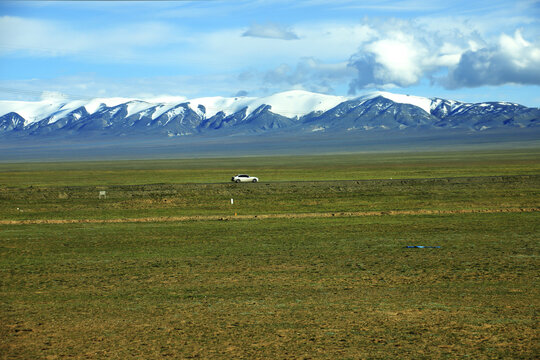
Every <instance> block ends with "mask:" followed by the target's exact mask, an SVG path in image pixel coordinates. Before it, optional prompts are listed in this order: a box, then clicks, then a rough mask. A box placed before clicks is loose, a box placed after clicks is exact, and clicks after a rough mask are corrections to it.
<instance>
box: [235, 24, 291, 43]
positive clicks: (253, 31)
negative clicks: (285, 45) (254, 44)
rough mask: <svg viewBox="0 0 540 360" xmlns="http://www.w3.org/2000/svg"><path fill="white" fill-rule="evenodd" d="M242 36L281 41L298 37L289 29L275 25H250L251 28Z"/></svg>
mask: <svg viewBox="0 0 540 360" xmlns="http://www.w3.org/2000/svg"><path fill="white" fill-rule="evenodd" d="M242 36H252V37H260V38H267V39H281V40H297V39H298V35H296V34H295V33H294V31H292V30H291V29H290V28H287V27H285V26H284V25H281V24H276V23H267V24H252V25H251V27H250V28H249V29H248V30H247V31H245V32H244V33H243V34H242Z"/></svg>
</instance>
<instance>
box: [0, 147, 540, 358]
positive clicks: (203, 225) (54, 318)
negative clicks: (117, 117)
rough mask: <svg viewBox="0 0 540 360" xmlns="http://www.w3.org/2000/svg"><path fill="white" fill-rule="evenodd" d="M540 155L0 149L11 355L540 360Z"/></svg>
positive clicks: (0, 335) (1, 237)
mask: <svg viewBox="0 0 540 360" xmlns="http://www.w3.org/2000/svg"><path fill="white" fill-rule="evenodd" d="M539 155H540V149H526V150H513V151H482V152H476V151H475V152H422V153H402V154H399V153H381V154H373V153H369V154H348V155H328V156H290V157H287V156H283V157H242V158H222V159H177V160H155V161H120V162H57V163H46V164H44V163H19V164H6V163H4V164H0V220H2V222H0V279H1V280H0V306H1V310H0V339H1V341H0V358H2V359H28V358H48V359H60V358H75V359H83V358H96V359H97V358H111V359H124V358H146V359H161V358H166V357H170V358H186V359H187V358H209V359H213V358H215V359H217V358H227V359H229V358H231V359H232V358H238V359H242V358H244V359H269V358H270V359H274V358H305V359H307V358H316V359H336V358H340V359H357V358H374V359H384V358H408V359H430V358H462V357H470V358H475V359H491V358H512V359H531V358H535V357H537V356H538V354H539V351H540V349H539V346H538V344H539V343H540V338H539V335H538V332H537V325H538V322H537V317H536V314H537V312H538V310H539V303H540V296H539V295H540V292H539V289H540V288H539V283H538V279H537V275H536V274H537V270H538V265H539V262H538V258H539V255H540V251H539V250H540V249H539V246H538V244H539V241H538V240H539V239H540V233H539V228H538V223H539V220H540V212H539V211H538V209H539V208H540V201H539V200H540V191H539V189H540V160H539V159H540V156H539ZM244 172H247V173H250V174H253V175H254V176H258V177H259V178H260V179H261V182H260V183H257V184H234V183H231V182H230V181H229V180H230V177H231V176H232V175H234V174H235V173H244ZM100 191H105V192H106V194H107V196H106V197H102V198H100V197H99V192H100ZM231 198H234V199H235V201H234V204H231V202H230V199H231ZM520 209H524V210H526V211H520ZM370 213H371V214H376V215H377V216H367V215H362V214H370ZM302 214H313V216H302ZM332 214H336V215H337V216H332ZM342 214H343V216H341V215H342ZM347 214H350V215H351V216H345V215H347ZM235 215H236V216H235ZM152 218H154V219H156V220H155V221H152ZM138 219H149V221H144V222H143V221H138ZM158 219H168V220H167V221H158ZM60 220H69V221H66V222H62V221H60ZM117 220H120V221H117ZM224 220H225V221H224ZM227 220H229V221H227ZM230 220H234V221H230ZM46 221H51V223H49V224H47V223H46ZM54 221H57V222H56V223H54ZM411 245H422V246H436V248H423V249H422V248H419V249H418V248H417V249H414V248H407V246H411Z"/></svg>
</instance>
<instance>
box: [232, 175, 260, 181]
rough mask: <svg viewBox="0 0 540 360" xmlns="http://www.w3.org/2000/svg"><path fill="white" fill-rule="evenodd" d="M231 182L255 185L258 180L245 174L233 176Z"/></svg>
mask: <svg viewBox="0 0 540 360" xmlns="http://www.w3.org/2000/svg"><path fill="white" fill-rule="evenodd" d="M231 181H234V182H237V183H239V182H254V183H256V182H257V181H259V178H257V177H254V176H249V175H246V174H241V175H235V176H233V177H232V178H231Z"/></svg>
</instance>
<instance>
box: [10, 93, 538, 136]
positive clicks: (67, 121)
mask: <svg viewBox="0 0 540 360" xmlns="http://www.w3.org/2000/svg"><path fill="white" fill-rule="evenodd" d="M157 100H159V99H157ZM539 124H540V108H529V107H525V106H523V105H519V104H515V103H508V102H485V103H476V104H475V103H465V102H459V101H455V100H446V99H441V98H425V97H418V96H411V95H401V94H393V93H388V92H375V93H370V94H367V95H364V96H360V97H356V98H346V97H341V96H333V95H324V94H317V93H310V92H307V91H300V90H293V91H288V92H283V93H277V94H274V95H271V96H267V97H262V98H253V97H230V98H226V97H206V98H197V99H192V100H189V99H185V98H182V97H179V98H174V101H169V102H166V101H148V100H141V99H128V98H104V99H92V100H88V101H84V100H74V101H66V100H65V99H44V100H41V101H37V102H21V101H0V136H3V137H14V136H15V137H34V136H58V137H77V136H85V137H88V136H90V137H92V136H94V137H103V136H122V137H126V136H127V137H129V136H135V135H145V136H155V137H160V136H168V137H176V136H191V135H205V134H212V135H213V136H214V135H224V136H235V135H236V136H238V135H253V134H262V133H265V134H266V133H267V134H271V133H279V131H286V132H287V133H289V134H290V133H310V132H311V133H313V132H327V131H333V132H364V131H370V130H374V129H382V130H394V131H400V130H404V129H407V128H418V129H423V128H426V129H427V128H431V129H450V128H451V129H468V130H470V131H483V130H487V129H493V128H528V127H537V126H538V125H539Z"/></svg>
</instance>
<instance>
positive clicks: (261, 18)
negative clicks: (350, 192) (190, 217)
mask: <svg viewBox="0 0 540 360" xmlns="http://www.w3.org/2000/svg"><path fill="white" fill-rule="evenodd" d="M0 54H1V55H0V98H2V99H21V100H35V99H37V98H39V97H40V96H42V94H50V93H51V92H52V93H55V92H59V93H62V94H65V96H67V97H71V98H84V97H89V98H93V97H105V96H107V97H109V96H122V97H138V98H150V97H157V96H162V95H174V96H186V97H188V98H193V97H201V96H215V95H221V96H234V95H237V94H247V95H249V96H263V95H268V94H272V93H275V92H279V91H285V90H291V89H304V90H308V91H314V92H320V93H327V94H335V95H350V96H354V95H362V94H365V93H368V92H370V91H374V90H385V91H390V92H395V93H402V94H412V95H419V96H427V97H444V98H448V99H455V100H461V101H468V102H482V101H512V102H517V103H521V104H524V105H527V106H534V107H538V106H540V1H508V0H491V1H470V0H468V1H461V0H457V1H448V0H446V1H440V0H429V1H428V0H405V1H385V0H382V1H375V0H368V1H350V0H332V1H330V0H324V1H323V0H296V1H290V0H249V1H248V0H207V1H204V0H202V1H136V2H129V1H117V2H115V1H72V2H71V1H58V2H56V1H22V2H21V1H2V2H0Z"/></svg>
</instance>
